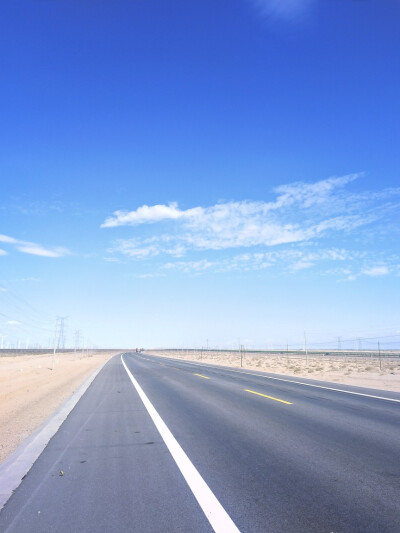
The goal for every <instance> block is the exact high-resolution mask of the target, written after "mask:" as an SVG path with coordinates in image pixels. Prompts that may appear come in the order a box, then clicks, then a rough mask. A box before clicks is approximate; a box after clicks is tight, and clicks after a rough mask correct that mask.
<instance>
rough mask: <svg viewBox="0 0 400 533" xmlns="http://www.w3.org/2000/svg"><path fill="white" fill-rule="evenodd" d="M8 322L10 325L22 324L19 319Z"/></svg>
mask: <svg viewBox="0 0 400 533" xmlns="http://www.w3.org/2000/svg"><path fill="white" fill-rule="evenodd" d="M7 324H8V325H9V326H19V325H20V324H21V322H18V320H8V321H7Z"/></svg>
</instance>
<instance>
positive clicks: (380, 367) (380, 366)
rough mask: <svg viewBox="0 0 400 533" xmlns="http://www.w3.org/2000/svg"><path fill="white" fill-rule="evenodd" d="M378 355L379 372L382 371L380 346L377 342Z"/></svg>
mask: <svg viewBox="0 0 400 533" xmlns="http://www.w3.org/2000/svg"><path fill="white" fill-rule="evenodd" d="M378 353H379V370H382V359H381V345H380V342H379V341H378Z"/></svg>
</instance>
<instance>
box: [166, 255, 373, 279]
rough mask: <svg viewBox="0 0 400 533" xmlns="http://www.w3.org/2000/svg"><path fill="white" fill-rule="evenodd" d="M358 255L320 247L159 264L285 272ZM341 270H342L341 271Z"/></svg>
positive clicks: (193, 269) (177, 267)
mask: <svg viewBox="0 0 400 533" xmlns="http://www.w3.org/2000/svg"><path fill="white" fill-rule="evenodd" d="M361 257H362V254H359V253H358V252H350V251H348V250H344V249H323V250H318V251H315V252H309V251H304V250H280V251H270V252H265V253H245V254H239V255H236V256H234V257H232V258H228V259H216V260H214V261H211V260H207V259H203V260H200V261H175V262H169V263H166V264H164V265H163V267H162V268H163V269H164V270H169V271H171V270H178V271H181V272H185V273H199V272H204V271H206V270H208V271H213V272H218V273H224V272H232V271H261V270H265V269H269V268H271V267H273V266H277V267H279V269H280V270H281V271H285V272H287V273H289V274H291V273H295V272H297V271H299V270H304V269H307V268H311V267H313V266H316V265H318V264H321V263H323V262H332V261H334V262H337V261H341V262H343V261H345V260H356V259H360V258H361ZM341 272H342V271H341Z"/></svg>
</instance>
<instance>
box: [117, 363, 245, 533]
mask: <svg viewBox="0 0 400 533" xmlns="http://www.w3.org/2000/svg"><path fill="white" fill-rule="evenodd" d="M121 361H122V364H123V365H124V367H125V370H126V372H127V374H128V376H129V378H130V380H131V381H132V384H133V386H134V387H135V389H136V391H137V393H138V394H139V396H140V399H141V400H142V402H143V403H144V406H145V407H146V409H147V412H148V413H149V415H150V417H151V419H152V420H153V422H154V424H155V426H156V428H157V429H158V431H159V432H160V435H161V437H162V438H163V440H164V442H165V444H166V445H167V448H168V450H169V451H170V453H171V455H172V457H173V458H174V460H175V462H176V464H177V465H178V468H179V470H180V471H181V473H182V475H183V477H184V478H185V480H186V482H187V484H188V485H189V487H190V489H191V491H192V492H193V494H194V496H195V498H196V500H197V501H198V503H199V505H200V507H201V508H202V510H203V512H204V514H205V515H206V517H207V519H208V521H209V522H210V524H211V526H212V528H213V529H214V531H215V533H240V532H239V530H238V528H237V527H236V526H235V524H234V522H233V521H232V519H231V518H230V516H229V515H228V513H227V512H226V511H225V509H224V508H223V507H222V505H221V504H220V503H219V501H218V500H217V498H216V497H215V496H214V493H213V492H212V491H211V489H210V487H209V486H208V485H207V483H206V482H205V481H204V479H203V478H202V477H201V475H200V474H199V472H198V471H197V469H196V467H195V466H194V465H193V464H192V462H191V461H190V459H189V457H188V456H187V455H186V453H185V452H184V451H183V449H182V448H181V446H180V444H179V443H178V441H177V440H176V439H175V437H174V436H173V434H172V433H171V431H170V430H169V429H168V427H167V425H166V424H165V422H164V421H163V419H162V418H161V417H160V415H159V414H158V412H157V411H156V410H155V408H154V406H153V404H152V403H151V402H150V400H149V399H148V397H147V396H146V394H145V393H144V391H143V389H142V388H141V386H140V385H139V383H138V382H137V381H136V379H135V378H134V377H133V375H132V373H131V372H130V370H129V369H128V367H127V366H126V364H125V361H124V359H123V357H122V355H121Z"/></svg>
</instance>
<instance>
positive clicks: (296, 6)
mask: <svg viewBox="0 0 400 533" xmlns="http://www.w3.org/2000/svg"><path fill="white" fill-rule="evenodd" d="M252 2H253V4H254V5H255V6H256V8H257V9H258V10H259V12H260V13H261V14H262V15H264V16H271V17H274V18H280V19H285V20H298V19H299V18H302V17H303V16H304V15H305V14H306V13H307V11H308V10H309V8H310V7H311V6H312V5H313V4H314V3H315V0H252Z"/></svg>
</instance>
